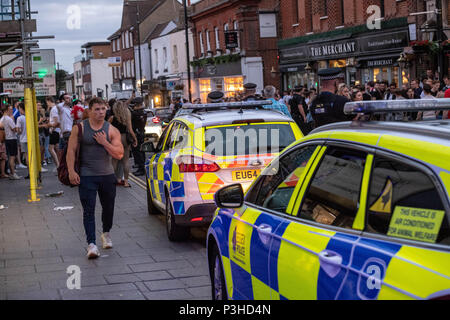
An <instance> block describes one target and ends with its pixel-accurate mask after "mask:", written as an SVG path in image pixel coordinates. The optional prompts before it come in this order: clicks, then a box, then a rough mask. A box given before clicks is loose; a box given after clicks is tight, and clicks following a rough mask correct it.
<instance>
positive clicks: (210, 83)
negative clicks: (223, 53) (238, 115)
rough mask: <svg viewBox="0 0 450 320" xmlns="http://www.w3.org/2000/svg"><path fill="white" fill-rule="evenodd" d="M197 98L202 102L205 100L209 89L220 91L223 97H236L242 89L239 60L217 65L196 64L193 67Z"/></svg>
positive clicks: (242, 78)
mask: <svg viewBox="0 0 450 320" xmlns="http://www.w3.org/2000/svg"><path fill="white" fill-rule="evenodd" d="M195 78H196V82H197V85H198V90H196V92H198V93H199V98H200V99H201V101H202V103H206V102H207V97H208V94H209V93H210V92H211V91H221V92H223V93H224V94H225V97H237V96H238V95H239V94H240V93H242V91H243V90H244V77H243V75H242V68H241V62H240V61H237V62H232V63H224V64H217V65H213V64H210V65H205V66H198V67H196V69H195Z"/></svg>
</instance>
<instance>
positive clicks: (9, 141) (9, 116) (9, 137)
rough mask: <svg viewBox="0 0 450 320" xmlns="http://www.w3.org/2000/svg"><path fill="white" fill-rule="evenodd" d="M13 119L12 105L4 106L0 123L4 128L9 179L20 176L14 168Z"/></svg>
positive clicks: (15, 137)
mask: <svg viewBox="0 0 450 320" xmlns="http://www.w3.org/2000/svg"><path fill="white" fill-rule="evenodd" d="M13 119H14V115H13V108H12V106H6V107H5V108H4V109H3V117H2V118H1V119H0V123H1V124H2V126H3V128H4V129H5V146H6V154H7V156H8V163H9V170H10V175H9V179H10V180H19V179H21V177H20V176H18V175H17V173H16V168H15V165H16V157H17V135H16V133H17V127H16V124H15V123H14V120H13Z"/></svg>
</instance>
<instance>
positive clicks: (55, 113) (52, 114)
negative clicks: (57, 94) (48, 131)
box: [50, 106, 61, 133]
mask: <svg viewBox="0 0 450 320" xmlns="http://www.w3.org/2000/svg"><path fill="white" fill-rule="evenodd" d="M53 118H57V120H58V122H61V120H60V119H59V113H58V107H57V106H53V107H52V109H51V110H50V124H52V125H53V124H55V121H53ZM53 131H54V132H58V133H60V132H61V129H60V128H59V127H57V128H53ZM53 131H52V132H53Z"/></svg>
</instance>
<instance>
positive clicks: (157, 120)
mask: <svg viewBox="0 0 450 320" xmlns="http://www.w3.org/2000/svg"><path fill="white" fill-rule="evenodd" d="M152 122H153V123H160V122H161V119H159V118H158V117H153V119H152Z"/></svg>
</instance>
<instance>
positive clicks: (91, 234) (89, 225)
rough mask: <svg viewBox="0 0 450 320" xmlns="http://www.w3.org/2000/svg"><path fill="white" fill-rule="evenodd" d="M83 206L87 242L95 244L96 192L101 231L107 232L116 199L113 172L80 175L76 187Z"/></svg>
mask: <svg viewBox="0 0 450 320" xmlns="http://www.w3.org/2000/svg"><path fill="white" fill-rule="evenodd" d="M78 193H79V195H80V201H81V205H82V206H83V225H84V230H85V231H86V240H87V243H88V244H90V243H94V244H95V202H96V200H97V193H98V197H99V199H100V203H101V204H102V223H103V232H109V231H110V230H111V228H112V225H113V216H114V202H115V199H116V177H115V175H114V174H111V175H108V176H98V177H87V176H82V177H80V186H79V188H78Z"/></svg>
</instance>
